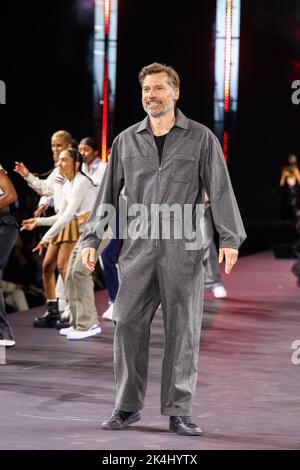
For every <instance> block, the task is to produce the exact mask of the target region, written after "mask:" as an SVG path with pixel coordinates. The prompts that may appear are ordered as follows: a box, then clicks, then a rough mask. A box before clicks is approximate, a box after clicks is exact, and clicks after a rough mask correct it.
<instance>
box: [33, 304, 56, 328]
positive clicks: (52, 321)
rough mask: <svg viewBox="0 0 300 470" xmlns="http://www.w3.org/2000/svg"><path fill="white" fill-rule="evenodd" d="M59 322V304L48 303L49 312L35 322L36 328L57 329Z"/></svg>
mask: <svg viewBox="0 0 300 470" xmlns="http://www.w3.org/2000/svg"><path fill="white" fill-rule="evenodd" d="M58 320H59V311H58V302H57V300H56V301H53V302H52V301H50V302H47V312H46V313H45V315H43V316H42V317H39V318H36V319H35V320H34V322H33V326H34V327H35V328H55V325H56V322H57V321H58Z"/></svg>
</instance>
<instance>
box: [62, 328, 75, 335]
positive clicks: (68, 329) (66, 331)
mask: <svg viewBox="0 0 300 470" xmlns="http://www.w3.org/2000/svg"><path fill="white" fill-rule="evenodd" d="M73 331H75V328H73V326H69V328H61V329H60V330H59V334H60V335H61V336H68V334H69V333H73Z"/></svg>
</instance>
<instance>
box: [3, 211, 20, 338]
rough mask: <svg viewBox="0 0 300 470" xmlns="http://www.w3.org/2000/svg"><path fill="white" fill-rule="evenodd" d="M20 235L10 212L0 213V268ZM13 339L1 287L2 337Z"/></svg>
mask: <svg viewBox="0 0 300 470" xmlns="http://www.w3.org/2000/svg"><path fill="white" fill-rule="evenodd" d="M17 237H18V225H17V222H16V220H15V218H14V217H13V216H12V215H11V214H10V213H9V212H6V213H3V214H1V213H0V269H1V270H2V269H3V268H4V267H5V265H6V263H7V261H8V258H9V255H10V253H11V251H12V249H13V247H14V244H15V243H16V240H17ZM3 338H4V339H13V338H14V335H13V331H12V328H11V326H10V324H9V322H8V320H7V316H6V312H5V302H4V297H3V291H2V289H1V288H0V339H3Z"/></svg>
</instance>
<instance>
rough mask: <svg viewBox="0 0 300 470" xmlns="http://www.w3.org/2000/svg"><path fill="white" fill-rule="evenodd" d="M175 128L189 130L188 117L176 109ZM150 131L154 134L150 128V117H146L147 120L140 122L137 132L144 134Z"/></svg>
mask: <svg viewBox="0 0 300 470" xmlns="http://www.w3.org/2000/svg"><path fill="white" fill-rule="evenodd" d="M173 127H181V128H182V129H188V119H187V117H186V116H185V115H184V114H183V113H182V112H181V111H180V109H179V108H175V124H174V126H173ZM145 130H147V131H149V132H151V134H152V129H151V126H150V119H149V116H146V117H145V119H143V120H142V121H141V122H140V125H139V126H138V128H137V130H136V132H137V133H139V132H142V131H145Z"/></svg>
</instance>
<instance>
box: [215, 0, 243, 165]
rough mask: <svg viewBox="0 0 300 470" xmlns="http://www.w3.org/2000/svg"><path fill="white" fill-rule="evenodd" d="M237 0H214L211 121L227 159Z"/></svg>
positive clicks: (234, 83)
mask: <svg viewBox="0 0 300 470" xmlns="http://www.w3.org/2000/svg"><path fill="white" fill-rule="evenodd" d="M240 10H241V0H217V9H216V36H215V92H214V124H215V133H216V134H217V136H218V137H219V139H220V141H221V143H222V145H223V151H224V156H225V158H226V159H227V156H228V151H229V139H230V136H231V128H230V122H229V114H230V115H231V116H232V112H235V111H237V102H238V68H239V39H240Z"/></svg>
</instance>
